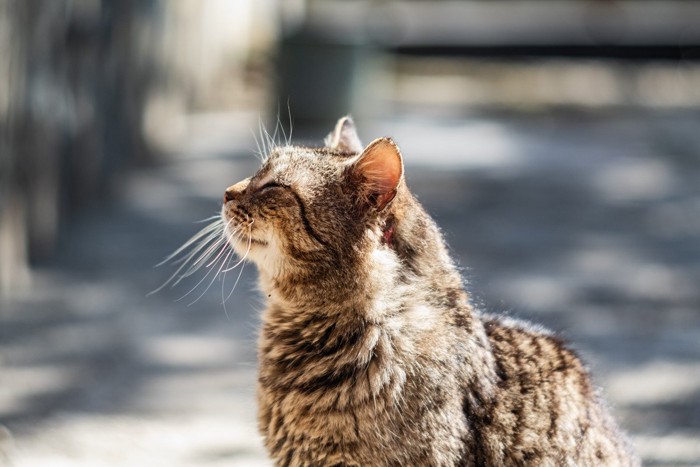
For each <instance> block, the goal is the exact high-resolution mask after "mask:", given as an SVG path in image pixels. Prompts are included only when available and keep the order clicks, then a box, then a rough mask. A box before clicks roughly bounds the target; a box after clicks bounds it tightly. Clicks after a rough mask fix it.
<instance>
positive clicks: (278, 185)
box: [257, 182, 289, 193]
mask: <svg viewBox="0 0 700 467" xmlns="http://www.w3.org/2000/svg"><path fill="white" fill-rule="evenodd" d="M271 188H289V187H288V186H286V185H282V184H281V183H277V182H267V183H266V184H264V185H263V186H261V187H260V188H258V189H257V192H258V193H260V192H263V191H265V190H268V189H271Z"/></svg>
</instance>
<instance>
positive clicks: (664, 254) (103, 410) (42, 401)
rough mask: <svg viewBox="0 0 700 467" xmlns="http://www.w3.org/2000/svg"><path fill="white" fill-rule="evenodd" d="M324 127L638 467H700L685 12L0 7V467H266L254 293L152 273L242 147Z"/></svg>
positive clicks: (695, 62)
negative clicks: (598, 398) (372, 171)
mask: <svg viewBox="0 0 700 467" xmlns="http://www.w3.org/2000/svg"><path fill="white" fill-rule="evenodd" d="M348 113H351V114H353V116H354V117H355V119H356V122H357V124H358V128H359V132H360V136H361V137H362V138H363V140H364V141H365V142H368V141H371V140H372V139H374V138H376V137H379V136H392V137H393V138H394V139H395V140H396V141H397V142H398V144H399V145H400V147H401V148H402V151H403V154H404V156H405V161H406V167H407V169H406V173H407V178H408V183H409V186H410V187H411V188H412V190H413V191H414V193H416V194H417V196H418V197H419V199H420V200H421V201H422V202H423V204H424V205H425V206H426V208H427V209H428V211H430V212H431V213H432V214H433V216H434V217H435V218H436V220H437V221H438V223H439V224H440V225H441V226H442V228H443V230H444V232H445V235H446V237H447V240H448V242H449V244H450V246H451V249H452V252H453V254H454V256H455V257H456V258H457V260H458V262H459V263H460V265H461V266H462V267H463V268H464V275H465V278H467V279H468V281H469V284H470V285H469V287H470V290H471V292H472V296H473V298H474V302H475V303H476V304H477V305H478V306H479V307H480V308H481V309H483V310H486V311H489V312H496V313H501V312H505V313H508V314H510V315H513V316H516V317H520V318H525V319H532V320H535V321H537V322H540V323H543V324H545V325H546V326H548V327H550V328H552V329H553V330H555V332H556V333H557V334H558V335H560V336H562V337H564V338H567V339H569V340H571V341H572V343H573V346H574V347H575V348H576V349H577V350H578V351H579V352H580V353H581V354H582V355H583V356H584V358H586V359H587V361H588V362H589V363H590V367H591V369H592V371H593V373H594V375H595V381H596V383H597V384H599V385H600V386H602V387H604V393H605V394H606V396H607V398H608V399H609V401H610V403H611V405H612V409H613V411H614V412H615V414H616V416H617V417H618V419H619V420H620V423H621V424H622V425H623V427H624V428H625V429H626V430H628V431H629V432H630V433H631V435H632V438H633V440H634V443H635V444H636V446H637V448H638V450H639V452H640V453H641V454H642V456H643V457H644V460H645V464H646V465H653V466H662V465H663V466H691V465H693V466H697V465H700V287H699V284H700V2H695V1H690V0H686V1H683V0H663V1H662V0H625V1H615V0H596V1H593V0H559V1H543V0H496V1H477V0H472V1H456V0H447V1H408V0H404V1H396V0H384V1H381V0H375V1H371V0H357V1H351V0H332V1H331V0H328V1H322V0H284V1H282V0H257V1H254V0H236V1H228V0H202V1H198V2H195V1H188V0H167V1H166V0H140V1H136V0H119V1H117V0H51V1H41V0H0V465H10V466H15V465H16V466H25V465H27V466H46V465H51V466H61V465H66V466H69V465H70V466H74V465H77V466H80V465H85V466H99V465H135V466H136V465H139V466H140V465H164V466H177V465H182V466H190V465H198V466H215V465H226V466H235V465H239V466H255V465H270V464H269V461H267V460H266V457H265V454H264V450H263V448H262V444H261V441H260V438H259V436H258V434H257V430H256V422H255V355H256V351H255V336H256V329H257V326H258V320H259V318H258V316H259V312H260V310H261V308H262V307H263V301H262V299H261V298H260V297H259V295H258V294H257V292H256V291H255V270H254V267H253V266H252V265H249V266H247V267H245V268H244V269H243V270H242V274H241V278H240V281H239V282H238V284H237V286H236V287H235V289H234V290H233V292H232V293H231V295H230V297H229V298H228V299H226V296H227V295H229V293H230V291H231V289H232V288H233V285H234V282H236V276H237V274H238V270H237V271H235V272H232V273H229V274H228V276H224V277H218V278H214V277H213V276H215V274H214V273H215V272H216V271H202V273H201V275H195V276H193V277H191V278H189V279H190V282H187V281H184V282H182V283H180V284H178V285H177V286H176V287H173V288H165V289H163V290H162V291H160V292H158V293H156V294H154V295H151V296H148V297H147V294H148V292H150V291H152V290H154V289H156V288H158V287H159V286H160V285H161V284H163V283H164V282H165V281H166V280H167V278H168V277H169V276H170V275H171V274H172V273H173V272H174V268H172V267H170V266H164V267H161V268H154V267H153V266H154V265H155V264H156V263H158V262H159V261H161V260H162V259H163V257H165V256H166V255H167V254H169V253H170V252H172V251H173V250H175V249H176V248H177V247H178V246H180V245H181V244H182V243H184V241H185V240H186V239H187V238H189V237H190V236H191V235H193V234H194V233H195V232H197V231H198V230H199V229H200V228H201V227H202V225H201V224H196V223H195V221H198V220H200V219H203V218H206V217H209V216H211V215H214V214H216V213H217V212H218V209H219V208H220V202H221V197H222V195H223V191H224V189H225V188H226V187H227V186H229V185H230V184H232V183H234V182H236V181H238V180H240V179H242V178H244V177H246V176H248V175H250V174H251V173H252V172H253V171H254V170H255V168H256V167H257V165H258V160H257V158H256V156H255V152H256V147H257V143H256V139H257V140H258V141H259V140H260V138H261V137H260V136H259V135H260V127H261V126H264V127H265V128H267V129H268V130H269V131H270V132H271V133H273V132H274V131H275V129H278V134H279V135H282V134H284V135H289V133H290V131H292V130H293V141H295V142H298V143H311V144H320V143H321V140H322V137H323V136H324V135H325V134H326V133H328V132H329V131H330V129H331V128H332V127H333V125H334V123H335V121H336V120H337V118H339V117H340V116H342V115H345V114H348ZM290 123H291V125H290ZM290 126H291V127H293V128H290ZM207 272H209V273H210V275H208V276H205V274H206V273H207ZM183 296H184V298H183ZM222 302H225V304H222Z"/></svg>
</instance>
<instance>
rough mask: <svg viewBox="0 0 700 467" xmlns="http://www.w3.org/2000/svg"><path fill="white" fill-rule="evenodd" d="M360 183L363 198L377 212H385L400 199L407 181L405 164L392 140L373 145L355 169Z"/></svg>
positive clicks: (354, 165)
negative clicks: (402, 181) (402, 183)
mask: <svg viewBox="0 0 700 467" xmlns="http://www.w3.org/2000/svg"><path fill="white" fill-rule="evenodd" d="M352 171H353V173H354V174H355V175H356V176H357V177H358V178H359V179H360V190H361V191H362V194H363V195H364V196H363V197H364V198H365V199H366V200H367V201H368V202H369V203H370V204H371V205H373V206H374V207H375V208H376V209H377V210H379V211H381V210H383V209H384V208H385V207H386V206H387V205H388V204H389V203H390V202H391V201H392V200H393V199H394V197H395V196H396V193H397V192H398V189H399V183H401V179H402V178H403V160H402V157H401V151H399V147H398V146H397V145H396V143H394V141H393V140H392V139H391V138H379V139H375V140H374V141H372V142H371V143H370V144H369V145H368V146H367V147H366V148H365V149H364V150H363V151H362V154H360V155H359V156H358V157H357V159H356V160H355V161H354V162H353V165H352Z"/></svg>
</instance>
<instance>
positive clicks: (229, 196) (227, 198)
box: [224, 188, 235, 203]
mask: <svg viewBox="0 0 700 467" xmlns="http://www.w3.org/2000/svg"><path fill="white" fill-rule="evenodd" d="M234 198H235V194H234V192H233V190H232V189H230V188H229V189H228V190H226V191H225V192H224V203H228V202H229V201H233V199H234Z"/></svg>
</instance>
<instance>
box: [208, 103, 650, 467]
mask: <svg viewBox="0 0 700 467" xmlns="http://www.w3.org/2000/svg"><path fill="white" fill-rule="evenodd" d="M325 143H326V144H325V147H321V148H309V147H298V146H291V145H285V146H281V147H277V148H275V149H273V150H272V151H271V153H270V154H269V157H268V158H267V159H266V160H265V161H264V163H263V165H262V167H261V168H260V170H259V171H258V172H257V173H256V174H255V175H254V176H253V177H251V178H248V179H246V180H243V181H241V182H239V183H237V184H235V185H233V186H231V187H229V188H228V189H227V190H226V193H225V196H224V205H223V208H222V219H223V221H224V223H225V225H226V227H225V232H224V233H225V236H226V237H227V240H228V242H229V243H230V244H231V246H232V247H233V249H234V250H235V251H236V252H237V253H238V254H239V255H241V256H244V255H247V257H248V258H250V259H251V260H252V261H253V262H254V263H255V264H256V265H257V267H258V271H259V279H260V286H261V288H262V290H263V291H264V293H265V296H266V297H267V302H268V303H267V309H266V310H265V312H264V315H263V319H262V331H261V335H260V340H259V365H260V368H259V375H258V404H259V409H258V410H259V412H258V418H259V428H260V431H261V432H262V434H263V437H264V441H265V445H266V446H267V449H268V451H269V453H270V455H271V456H272V458H274V460H275V462H276V464H277V465H282V466H302V465H308V466H521V465H533V466H600V465H609V466H618V465H619V466H634V465H639V461H638V459H637V458H636V456H635V455H634V453H633V452H632V450H631V449H630V446H629V444H628V442H627V441H626V439H625V437H624V436H623V434H622V433H621V432H620V431H619V429H618V428H617V426H616V424H615V422H614V421H613V419H612V418H611V416H610V414H609V413H608V410H607V409H606V407H605V404H604V403H603V402H602V401H601V399H600V398H599V396H598V394H597V391H596V388H595V387H594V386H593V384H592V383H591V380H590V378H589V375H588V372H587V371H586V368H585V366H584V365H583V363H582V362H581V361H580V360H579V358H578V357H577V356H576V354H575V353H574V352H572V351H571V350H569V349H568V348H567V347H566V346H565V345H564V344H563V343H562V342H561V341H559V340H558V339H557V338H556V337H554V336H552V335H551V334H549V333H547V332H545V331H542V330H541V329H539V328H534V327H532V326H529V325H527V324H522V323H519V322H515V321H512V320H509V319H503V318H498V317H490V316H485V315H483V314H480V313H479V312H478V311H477V310H475V309H474V307H473V305H472V304H471V303H470V300H469V297H468V295H467V294H466V293H465V292H464V289H463V284H462V279H461V277H460V274H459V272H458V270H457V268H456V267H455V265H454V263H453V261H452V260H451V259H450V257H449V255H448V253H447V249H446V247H445V244H444V242H443V239H442V236H441V234H440V231H439V229H438V227H437V226H436V225H435V223H434V222H433V220H432V219H431V218H430V217H429V216H428V214H427V213H426V212H425V211H424V209H423V208H422V207H421V205H420V204H419V203H418V201H416V199H415V198H414V197H413V195H412V194H411V193H410V191H409V190H408V188H407V186H406V182H405V180H404V167H403V161H402V156H401V153H400V151H399V148H398V147H397V146H396V144H395V143H394V142H393V141H392V140H391V139H389V138H380V139H377V140H375V141H373V142H372V143H370V144H369V145H368V146H366V147H363V146H362V145H361V143H360V141H359V139H358V136H357V132H356V130H355V126H354V124H353V122H352V120H351V119H350V118H349V117H345V118H342V119H341V120H340V121H339V122H338V124H337V125H336V128H335V130H334V131H333V132H332V133H331V134H330V135H329V136H328V138H327V139H326V141H325Z"/></svg>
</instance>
